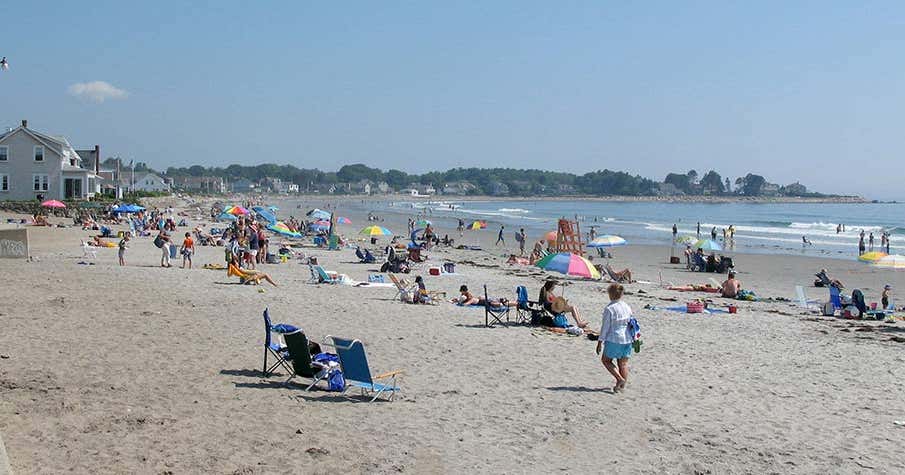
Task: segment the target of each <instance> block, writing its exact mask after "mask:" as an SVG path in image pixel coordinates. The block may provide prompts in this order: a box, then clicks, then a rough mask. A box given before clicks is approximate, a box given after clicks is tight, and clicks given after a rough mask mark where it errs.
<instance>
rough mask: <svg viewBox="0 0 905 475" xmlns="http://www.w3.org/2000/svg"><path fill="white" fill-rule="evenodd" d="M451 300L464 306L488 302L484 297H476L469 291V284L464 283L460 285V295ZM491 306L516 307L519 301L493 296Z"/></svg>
mask: <svg viewBox="0 0 905 475" xmlns="http://www.w3.org/2000/svg"><path fill="white" fill-rule="evenodd" d="M450 302H452V303H454V304H456V305H461V306H463V307H464V306H466V305H486V304H487V300H485V299H484V297H475V296H474V295H472V293H471V292H469V291H468V286H467V285H463V286H461V287H459V296H458V297H453V298H452V299H450ZM490 306H491V307H516V306H518V302H510V301H509V300H508V299H504V298H500V299H496V298H492V299H490Z"/></svg>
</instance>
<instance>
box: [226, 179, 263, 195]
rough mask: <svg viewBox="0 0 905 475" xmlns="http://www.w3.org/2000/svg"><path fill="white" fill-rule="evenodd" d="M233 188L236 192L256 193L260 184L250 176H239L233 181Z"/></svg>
mask: <svg viewBox="0 0 905 475" xmlns="http://www.w3.org/2000/svg"><path fill="white" fill-rule="evenodd" d="M232 190H233V192H234V193H254V192H255V191H258V184H257V183H255V182H253V181H251V180H249V179H248V178H239V179H238V180H236V181H234V182H232Z"/></svg>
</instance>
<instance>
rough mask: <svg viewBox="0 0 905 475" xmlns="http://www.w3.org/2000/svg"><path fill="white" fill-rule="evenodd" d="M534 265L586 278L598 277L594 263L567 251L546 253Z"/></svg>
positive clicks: (598, 273)
mask: <svg viewBox="0 0 905 475" xmlns="http://www.w3.org/2000/svg"><path fill="white" fill-rule="evenodd" d="M534 265H536V266H537V267H540V268H541V269H544V270H548V271H555V272H559V273H560V274H566V275H575V276H578V277H585V278H588V279H599V278H600V272H599V271H598V270H597V269H596V268H595V267H594V264H591V261H589V260H587V259H585V258H584V257H581V256H579V255H577V254H571V253H568V252H560V253H557V254H548V255H547V256H545V257H544V258H543V259H541V260H539V261H537V263H535V264H534Z"/></svg>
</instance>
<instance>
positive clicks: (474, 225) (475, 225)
mask: <svg viewBox="0 0 905 475" xmlns="http://www.w3.org/2000/svg"><path fill="white" fill-rule="evenodd" d="M486 227H487V223H484V222H481V221H475V222H473V223H471V224H469V225H468V229H470V230H472V231H477V230H478V229H484V228H486Z"/></svg>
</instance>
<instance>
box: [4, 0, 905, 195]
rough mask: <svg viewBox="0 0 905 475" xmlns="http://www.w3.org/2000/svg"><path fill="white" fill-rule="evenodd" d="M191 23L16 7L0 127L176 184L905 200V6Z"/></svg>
mask: <svg viewBox="0 0 905 475" xmlns="http://www.w3.org/2000/svg"><path fill="white" fill-rule="evenodd" d="M54 3H55V5H54ZM185 3H186V4H182V3H171V2H166V1H158V2H143V3H133V2H121V1H111V2H106V1H91V2H62V1H60V2H7V4H6V5H4V7H3V11H2V27H0V55H5V56H7V57H8V59H9V61H10V65H11V68H10V70H9V71H4V72H0V106H2V109H0V125H4V126H6V125H16V124H17V123H18V121H19V120H20V119H22V118H27V119H29V121H30V125H32V126H33V127H34V128H36V129H38V130H41V131H47V132H52V133H61V134H64V135H66V136H68V137H69V138H70V139H71V140H72V141H73V142H74V143H75V144H76V145H78V146H89V145H93V144H95V143H99V144H100V145H101V146H102V148H103V150H104V154H105V155H110V154H118V155H121V156H123V157H127V158H134V159H136V160H139V161H145V162H148V163H149V164H150V165H151V166H153V167H155V168H161V169H163V168H166V167H167V166H170V165H176V166H183V165H188V164H196V163H199V164H204V165H227V164H230V163H244V164H254V163H262V162H276V163H291V164H294V165H297V166H300V167H318V168H322V169H327V170H330V169H334V170H335V169H336V168H337V167H338V166H339V165H340V164H344V163H356V162H362V163H366V164H368V165H371V166H378V167H381V168H400V169H404V170H408V171H412V172H420V171H425V170H429V169H446V168H449V167H453V166H491V165H493V166H510V167H526V168H528V167H530V168H535V167H536V168H544V169H558V170H565V171H571V172H579V173H582V172H585V171H590V170H594V169H599V168H611V169H619V170H626V171H630V172H632V173H639V174H642V175H645V176H649V177H652V178H656V179H662V178H663V177H664V176H665V174H666V172H668V171H682V172H684V171H687V170H688V169H691V168H694V169H696V170H697V171H698V172H699V173H701V174H703V172H705V171H706V170H709V169H710V168H714V169H716V170H717V171H718V172H720V173H721V174H722V175H723V176H729V177H731V178H733V179H734V178H735V177H736V176H738V175H739V174H742V173H744V172H747V171H754V172H758V173H760V174H763V175H764V176H765V177H766V178H767V179H768V180H770V181H777V182H780V183H786V182H789V181H791V180H794V179H800V180H801V182H802V183H804V184H806V185H808V186H810V187H812V188H816V189H818V190H820V191H825V192H845V193H861V194H864V195H866V196H869V197H876V198H898V199H902V198H905V187H902V186H901V182H902V170H903V166H902V164H903V160H902V155H903V153H902V152H903V150H902V147H903V143H905V140H903V137H905V125H903V124H905V3H903V2H894V1H891V2H833V1H814V2H805V1H796V2H785V1H777V2H747V1H728V2H727V1H713V2H685V1H682V2H675V1H663V2H653V1H647V2H615V1H614V2H603V1H589V2H529V1H511V2H506V1H491V2H487V1H475V2H362V3H352V2H348V3H346V2H343V4H342V5H339V4H338V3H339V2H307V3H303V2H285V3H283V2H260V3H258V2H248V1H243V2H232V1H211V2H208V3H207V4H204V2H191V4H188V3H189V2H185ZM93 81H104V82H106V83H109V84H110V85H112V86H113V87H115V88H117V89H118V90H121V91H124V94H125V96H124V97H110V96H109V95H108V96H104V97H106V100H105V101H103V102H97V101H94V100H92V99H91V98H92V96H91V95H90V94H89V92H90V91H92V90H95V89H91V88H92V87H95V86H96V85H95V86H88V92H86V91H85V90H84V88H83V89H81V90H80V89H77V88H78V87H79V86H73V85H77V84H80V83H90V82H93ZM73 87H75V88H76V89H72V88H73ZM104 92H108V93H109V92H110V91H109V90H108V91H104V90H101V91H100V92H99V93H100V94H103V93H104ZM114 92H115V90H114Z"/></svg>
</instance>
